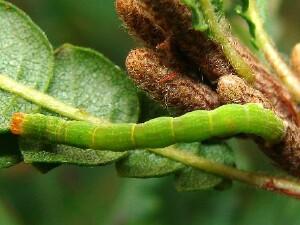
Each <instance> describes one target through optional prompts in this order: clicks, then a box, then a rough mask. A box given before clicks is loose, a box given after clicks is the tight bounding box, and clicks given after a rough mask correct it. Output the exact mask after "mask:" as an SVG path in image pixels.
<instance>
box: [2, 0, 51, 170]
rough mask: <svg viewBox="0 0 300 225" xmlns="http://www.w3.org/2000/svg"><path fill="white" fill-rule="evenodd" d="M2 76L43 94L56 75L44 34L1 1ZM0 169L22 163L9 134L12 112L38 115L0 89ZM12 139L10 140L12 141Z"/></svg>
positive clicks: (32, 107) (16, 10) (36, 109)
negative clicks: (0, 147)
mask: <svg viewBox="0 0 300 225" xmlns="http://www.w3.org/2000/svg"><path fill="white" fill-rule="evenodd" d="M0 31H1V32H0V74H5V75H7V76H9V77H11V78H13V79H15V80H17V81H18V82H20V83H23V84H26V85H28V86H31V87H34V88H36V89H38V90H40V91H42V92H44V91H45V90H46V89H47V87H48V84H49V81H50V79H51V76H52V74H53V72H52V70H53V61H54V60H53V51H52V47H51V45H50V43H49V41H48V40H47V38H46V36H45V35H44V33H43V32H42V31H41V30H40V29H39V28H38V27H37V26H36V25H35V24H34V23H33V22H32V21H31V20H30V18H29V17H28V16H26V15H25V13H24V12H22V11H21V10H19V9H18V8H16V7H15V6H13V5H12V4H10V3H8V2H5V1H0ZM0 105H1V107H0V115H1V116H0V133H2V135H1V136H2V137H0V141H1V142H0V145H1V146H2V149H1V154H0V168H2V167H8V166H11V165H14V164H15V163H17V162H18V161H19V160H20V155H19V153H18V146H17V145H16V139H15V138H14V137H12V136H11V135H10V134H9V133H7V132H8V127H9V122H10V118H11V115H12V113H14V112H18V111H22V112H28V113H32V112H37V111H38V110H39V106H36V105H33V104H32V103H29V102H27V101H25V100H24V99H22V98H19V97H17V96H15V95H12V94H10V93H7V92H4V91H1V90H0ZM9 140H11V141H9Z"/></svg>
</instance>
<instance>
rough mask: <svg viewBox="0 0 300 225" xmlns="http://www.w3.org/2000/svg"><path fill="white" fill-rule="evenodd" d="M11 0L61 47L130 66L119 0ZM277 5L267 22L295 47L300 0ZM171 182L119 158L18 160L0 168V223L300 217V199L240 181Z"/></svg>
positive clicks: (246, 162) (242, 155)
mask: <svg viewBox="0 0 300 225" xmlns="http://www.w3.org/2000/svg"><path fill="white" fill-rule="evenodd" d="M11 2H13V3H14V4H16V5H17V6H19V7H20V8H21V9H23V10H24V11H25V12H26V13H27V14H29V15H30V16H31V18H32V19H33V20H34V21H35V22H36V23H37V24H38V25H39V26H40V27H41V28H42V29H43V30H44V31H45V33H46V34H47V36H48V37H49V39H50V41H51V42H52V44H53V45H54V46H55V47H58V46H60V45H61V44H63V43H65V42H69V43H72V44H76V45H81V46H85V47H91V48H94V49H96V50H98V51H100V52H102V53H103V54H105V55H106V56H108V57H109V58H110V59H111V60H113V61H114V62H115V63H117V64H118V65H120V66H121V67H123V62H124V59H125V57H126V53H127V52H128V51H129V49H131V48H132V47H134V46H135V45H136V44H135V43H134V41H133V40H132V39H131V38H130V37H129V36H128V35H127V34H126V32H125V29H124V28H123V27H122V26H121V24H120V22H119V20H118V18H117V16H116V15H115V12H114V7H113V4H114V3H113V1H110V0H76V1H74V0H13V1H11ZM228 5H229V7H228V8H230V4H228ZM270 5H271V7H270V17H269V20H270V21H271V23H270V22H269V23H268V29H269V30H270V32H271V33H272V34H273V36H274V37H275V40H276V42H277V43H278V46H279V48H280V49H281V50H282V51H283V52H284V53H285V54H286V55H288V54H289V51H290V49H291V47H292V46H293V45H294V44H295V43H296V42H297V41H298V40H299V39H300V15H299V12H300V1H295V0H293V1H292V0H285V1H282V2H280V1H278V0H271V1H270ZM229 14H230V15H232V13H229ZM233 21H235V23H237V24H241V22H240V21H239V22H236V18H233ZM242 25H244V23H242ZM243 29H245V26H242V28H239V29H237V32H240V31H241V30H243ZM240 33H241V32H240ZM235 145H236V146H237V147H238V146H239V148H240V151H237V159H238V162H239V164H240V167H242V168H245V169H255V170H263V169H270V168H268V167H269V166H268V165H270V162H268V161H267V160H266V159H265V158H264V157H263V156H262V155H261V154H260V153H259V152H258V151H256V150H255V145H253V144H251V145H249V144H246V143H245V142H244V141H239V142H235ZM172 182H173V180H172V177H166V178H159V179H147V180H143V179H139V180H137V179H124V178H119V177H118V176H117V174H116V172H115V170H114V167H113V166H108V167H101V168H80V167H73V166H62V167H59V168H57V169H55V170H53V171H51V172H49V173H48V174H46V175H42V174H40V173H39V172H37V171H36V170H34V169H33V168H31V167H29V166H26V165H19V166H16V167H13V168H10V169H6V170H1V171H0V225H29V224H30V225H56V224H57V225H59V224H64V225H69V224H70V225H71V224H72V225H89V224H91V225H92V224H93V225H94V224H95V225H102V224H104V225H122V224H132V225H143V224H145V225H146V224H151V225H152V224H161V225H168V224H174V225H177V224H178V225H181V224H182V225H183V224H191V225H193V224H195V225H196V224H199V225H232V224H235V225H253V224H255V225H267V224H273V225H277V224H278V225H282V224H288V225H296V224H300V201H298V200H294V199H289V198H286V197H283V196H279V195H276V194H272V193H268V192H265V191H260V190H255V189H253V188H250V187H248V186H245V185H241V184H234V186H233V187H232V188H231V189H229V190H225V191H222V192H221V191H215V190H210V191H203V192H194V193H177V192H176V191H175V190H174V187H173V183H172Z"/></svg>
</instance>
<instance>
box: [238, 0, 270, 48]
mask: <svg viewBox="0 0 300 225" xmlns="http://www.w3.org/2000/svg"><path fill="white" fill-rule="evenodd" d="M241 2H242V4H241V5H239V6H237V7H236V12H237V14H239V15H240V16H241V17H242V18H243V19H245V21H246V22H247V23H248V26H249V31H250V34H251V36H252V39H251V43H252V44H253V46H254V47H255V48H256V49H258V46H259V44H258V43H257V41H256V24H258V21H259V23H260V24H263V23H264V22H265V21H266V19H267V10H268V1H266V0H242V1H241Z"/></svg>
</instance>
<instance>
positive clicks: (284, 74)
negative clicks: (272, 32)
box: [238, 0, 300, 102]
mask: <svg viewBox="0 0 300 225" xmlns="http://www.w3.org/2000/svg"><path fill="white" fill-rule="evenodd" d="M248 4H249V5H248V8H247V11H245V12H243V13H241V12H240V11H238V13H239V14H241V15H242V16H243V17H244V18H246V20H247V21H248V22H249V23H251V24H252V26H251V27H253V28H254V30H253V36H254V38H255V43H256V45H257V46H258V47H259V49H261V50H262V52H263V53H264V55H265V58H266V59H267V60H268V62H269V63H270V65H271V66H272V68H273V69H274V70H275V72H276V73H277V75H278V77H279V79H280V80H281V81H282V82H283V83H284V85H285V86H286V87H287V89H288V90H289V92H290V93H291V95H292V96H293V98H294V100H295V101H297V102H300V80H299V79H298V77H297V76H296V75H295V73H294V72H293V71H292V70H291V68H290V67H289V65H288V64H287V63H286V62H285V60H284V59H283V58H282V56H281V55H280V53H279V52H278V50H277V49H276V47H275V45H274V43H273V41H272V39H271V38H270V36H269V35H268V34H267V32H266V31H265V29H264V24H263V19H262V18H261V16H260V14H259V10H258V7H257V4H256V0H249V3H248ZM253 25H254V26H253Z"/></svg>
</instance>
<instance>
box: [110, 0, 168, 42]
mask: <svg viewBox="0 0 300 225" xmlns="http://www.w3.org/2000/svg"><path fill="white" fill-rule="evenodd" d="M115 7H116V10H117V13H118V15H119V17H120V18H121V19H122V20H123V22H124V24H125V25H126V27H127V29H128V31H129V32H130V33H131V34H132V35H133V36H135V37H137V38H139V39H140V40H142V41H143V42H145V43H146V44H147V45H148V46H152V47H155V46H156V45H158V44H160V43H161V42H163V41H164V40H165V39H166V34H165V31H164V30H163V29H162V28H161V27H160V26H159V25H157V24H156V23H155V20H154V18H153V16H152V15H151V14H150V13H148V11H147V9H146V7H147V6H145V5H144V4H143V3H142V2H141V1H138V0H116V3H115Z"/></svg>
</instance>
